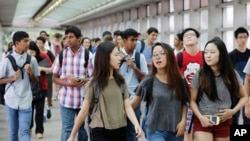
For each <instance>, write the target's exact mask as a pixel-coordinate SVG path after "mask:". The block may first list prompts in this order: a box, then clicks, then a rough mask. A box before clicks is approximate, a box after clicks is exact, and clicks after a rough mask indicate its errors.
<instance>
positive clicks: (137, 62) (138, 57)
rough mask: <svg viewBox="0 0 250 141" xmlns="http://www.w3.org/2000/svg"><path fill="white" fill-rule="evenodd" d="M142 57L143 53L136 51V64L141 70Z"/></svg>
mask: <svg viewBox="0 0 250 141" xmlns="http://www.w3.org/2000/svg"><path fill="white" fill-rule="evenodd" d="M140 59H141V53H139V52H135V65H136V67H137V68H138V69H139V70H140V69H141V64H140V61H141V60H140Z"/></svg>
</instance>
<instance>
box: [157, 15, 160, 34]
mask: <svg viewBox="0 0 250 141" xmlns="http://www.w3.org/2000/svg"><path fill="white" fill-rule="evenodd" d="M157 29H158V32H161V16H158V17H157Z"/></svg>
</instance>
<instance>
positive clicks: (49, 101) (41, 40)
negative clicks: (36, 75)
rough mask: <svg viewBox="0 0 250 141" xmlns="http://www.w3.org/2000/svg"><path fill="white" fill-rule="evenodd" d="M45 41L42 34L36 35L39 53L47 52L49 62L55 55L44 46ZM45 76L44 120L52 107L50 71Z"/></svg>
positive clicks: (50, 113) (49, 116) (52, 60)
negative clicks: (46, 87)
mask: <svg viewBox="0 0 250 141" xmlns="http://www.w3.org/2000/svg"><path fill="white" fill-rule="evenodd" d="M45 43H46V39H45V38H44V37H42V36H40V37H37V38H36V44H37V46H38V48H39V50H40V52H41V53H44V54H47V55H48V56H49V58H50V61H51V62H54V60H55V56H54V55H53V53H52V52H51V51H50V50H48V49H46V48H45ZM46 77H47V81H48V90H47V94H46V97H47V108H46V109H47V110H46V114H44V117H43V119H44V121H46V118H48V119H50V118H51V116H52V112H51V107H52V85H53V84H52V74H51V73H47V75H46Z"/></svg>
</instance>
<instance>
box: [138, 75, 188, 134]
mask: <svg viewBox="0 0 250 141" xmlns="http://www.w3.org/2000/svg"><path fill="white" fill-rule="evenodd" d="M145 79H146V85H145V86H146V96H145V97H146V99H145V100H146V106H145V114H144V116H143V118H142V125H141V127H142V130H143V132H144V133H145V138H147V134H146V133H147V131H146V129H147V125H146V121H147V114H148V106H149V101H150V96H149V95H150V93H152V91H153V78H150V77H149V76H146V78H145ZM183 85H184V88H185V89H184V93H185V96H184V101H183V102H185V103H190V93H189V91H188V84H187V82H186V80H185V79H183Z"/></svg>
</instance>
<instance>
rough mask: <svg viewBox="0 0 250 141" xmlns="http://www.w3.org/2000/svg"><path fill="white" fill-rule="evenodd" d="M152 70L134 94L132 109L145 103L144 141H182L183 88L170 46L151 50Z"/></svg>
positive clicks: (184, 120) (183, 127) (157, 44)
mask: <svg viewBox="0 0 250 141" xmlns="http://www.w3.org/2000/svg"><path fill="white" fill-rule="evenodd" d="M152 60H153V67H152V73H151V76H150V80H147V79H144V80H143V81H141V83H140V85H139V86H138V88H137V90H136V96H135V97H134V99H133V101H132V106H133V107H136V106H137V105H138V104H139V103H140V102H141V100H142V99H143V100H144V101H147V102H149V103H148V114H147V121H146V125H147V129H146V132H147V133H145V134H147V139H148V141H155V140H157V141H183V137H184V129H185V122H186V112H187V111H186V110H187V108H186V105H185V100H184V93H185V89H187V87H186V88H185V87H184V79H183V78H182V76H181V74H180V71H179V68H178V66H177V63H176V61H175V55H174V52H173V49H172V47H171V46H170V45H168V44H164V43H156V44H155V45H154V46H153V47H152ZM147 81H151V82H150V83H152V84H151V86H152V90H151V92H147V91H148V89H147Z"/></svg>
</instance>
